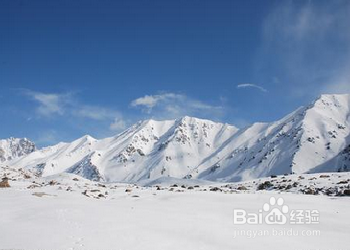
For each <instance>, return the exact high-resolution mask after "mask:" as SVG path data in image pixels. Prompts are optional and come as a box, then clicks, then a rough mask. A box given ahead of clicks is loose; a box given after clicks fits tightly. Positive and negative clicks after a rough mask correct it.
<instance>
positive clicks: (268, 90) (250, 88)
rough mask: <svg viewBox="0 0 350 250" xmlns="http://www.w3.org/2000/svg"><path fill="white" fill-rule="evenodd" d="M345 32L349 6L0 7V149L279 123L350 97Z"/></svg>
mask: <svg viewBox="0 0 350 250" xmlns="http://www.w3.org/2000/svg"><path fill="white" fill-rule="evenodd" d="M349 30H350V2H349V1H346V0H344V1H322V0H317V1H281V0H278V1H273V0H270V1H268V0H265V1H258V0H256V1H252V0H248V1H243V0H241V1H233V0H229V1H206V0H201V1H197V0H196V1H195V0H193V1H188V0H186V1H183V0H179V1H166V0H159V1H158V0H155V1H138V0H135V1H105V0H99V1H97V0H95V1H90V0H85V1H79V0H76V1H71V0H60V1H36V0H22V1H17V0H2V1H1V2H0V32H1V36H0V103H1V105H0V120H1V127H0V138H7V137H10V136H13V137H28V138H30V139H32V140H34V141H35V142H37V143H38V144H39V145H40V146H43V145H48V144H52V143H56V142H58V141H62V140H63V141H70V140H72V139H75V138H78V137H80V136H82V135H84V134H90V135H92V136H94V137H97V138H102V137H106V136H111V135H114V134H116V133H118V132H120V131H122V130H123V129H125V128H126V127H128V126H130V125H131V124H132V123H134V122H136V121H138V120H141V119H148V118H154V119H171V118H176V117H180V116H184V115H190V116H196V117H200V118H208V119H213V120H215V121H222V122H228V123H233V124H235V125H236V126H238V127H243V126H246V125H248V124H250V123H252V122H256V121H272V120H276V119H279V118H281V117H282V116H284V115H286V114H288V113H289V112H291V111H293V110H294V109H296V108H297V107H299V106H301V105H306V104H308V103H309V102H311V101H312V100H313V99H314V98H316V97H317V96H318V95H320V94H321V93H349V92H350V81H349V79H350V32H349Z"/></svg>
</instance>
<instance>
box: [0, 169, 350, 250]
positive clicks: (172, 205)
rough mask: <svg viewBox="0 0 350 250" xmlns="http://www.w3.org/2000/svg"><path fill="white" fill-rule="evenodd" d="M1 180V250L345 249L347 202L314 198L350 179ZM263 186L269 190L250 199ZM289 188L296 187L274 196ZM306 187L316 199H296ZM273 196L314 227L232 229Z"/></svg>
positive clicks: (343, 185) (16, 175) (349, 225)
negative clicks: (312, 216)
mask: <svg viewBox="0 0 350 250" xmlns="http://www.w3.org/2000/svg"><path fill="white" fill-rule="evenodd" d="M7 176H9V179H10V181H9V184H10V185H11V187H10V188H0V204H1V213H0V225H1V227H0V235H1V241H0V249H26V250H27V249H28V250H29V249H30V250H31V249H33V250H34V249H153V250H154V249H230V250H231V249H281V248H282V249H290V250H299V249H308V250H313V249H315V250H316V249H317V250H322V249H324V250H329V249H335V250H336V249H349V248H348V247H349V245H348V237H349V232H350V223H349V221H350V213H349V207H350V206H349V205H350V199H349V197H345V196H338V195H337V194H336V193H334V194H331V195H330V196H326V195H324V194H321V192H322V191H324V190H326V189H327V188H334V189H337V190H341V189H347V188H349V178H350V174H349V173H332V174H330V175H328V176H325V175H322V177H320V176H321V175H320V174H318V175H303V176H297V175H292V176H278V177H274V178H266V179H262V180H256V181H250V182H244V183H225V184H218V183H216V184H214V183H199V182H198V183H197V182H196V181H194V180H176V179H169V180H166V179H162V180H159V181H158V185H156V186H147V187H146V186H139V185H133V184H121V183H107V184H106V183H99V182H93V181H89V180H86V179H83V178H81V177H79V176H76V175H71V174H61V175H56V176H51V177H46V178H28V176H25V177H22V174H21V173H18V172H16V171H9V170H8V172H7ZM12 179H14V180H12ZM267 180H269V181H271V182H273V183H274V186H275V187H276V188H274V189H273V188H272V189H271V187H270V188H268V189H264V190H260V191H257V187H258V185H259V183H264V182H265V181H267ZM285 180H287V181H285ZM289 180H290V181H289ZM296 180H299V186H298V187H296V188H294V187H293V188H294V189H292V190H282V191H281V190H279V188H278V186H279V185H282V184H283V183H285V182H294V181H296ZM160 183H161V184H160ZM174 183H178V184H177V185H174ZM242 186H244V187H245V189H242V188H239V187H242ZM305 186H308V187H312V188H316V187H318V188H320V190H321V189H322V191H320V193H319V195H303V194H301V192H300V189H301V188H303V187H305ZM272 196H273V197H276V198H278V197H283V199H284V204H285V205H287V206H288V207H289V209H304V210H305V209H310V210H311V209H313V210H314V209H316V210H318V211H319V215H320V216H319V223H318V224H301V225H292V224H289V223H287V224H285V225H267V224H261V225H248V224H244V225H235V224H234V222H233V211H234V209H238V208H239V209H244V210H246V212H247V213H256V212H257V211H258V210H259V209H262V207H263V205H264V203H267V202H269V199H270V198H271V197H272ZM288 233H292V235H288ZM275 234H278V235H275ZM280 234H285V235H280ZM304 234H305V235H304Z"/></svg>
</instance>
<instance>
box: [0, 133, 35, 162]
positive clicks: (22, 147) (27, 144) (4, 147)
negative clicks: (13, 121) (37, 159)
mask: <svg viewBox="0 0 350 250" xmlns="http://www.w3.org/2000/svg"><path fill="white" fill-rule="evenodd" d="M35 150H36V147H35V144H34V143H33V142H31V141H29V140H28V139H27V138H12V137H11V138H9V139H5V140H0V163H1V162H4V161H10V160H13V159H16V158H18V157H21V156H24V155H27V154H30V153H32V152H34V151H35Z"/></svg>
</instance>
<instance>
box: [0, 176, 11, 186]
mask: <svg viewBox="0 0 350 250" xmlns="http://www.w3.org/2000/svg"><path fill="white" fill-rule="evenodd" d="M9 187H10V184H9V178H7V177H4V178H2V181H1V182H0V188H9Z"/></svg>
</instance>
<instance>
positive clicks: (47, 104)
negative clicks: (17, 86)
mask: <svg viewBox="0 0 350 250" xmlns="http://www.w3.org/2000/svg"><path fill="white" fill-rule="evenodd" d="M21 91H22V93H23V94H24V95H26V96H28V97H29V98H30V99H32V100H34V101H35V102H37V104H38V106H37V108H36V112H37V113H38V114H39V115H41V116H46V117H47V116H51V115H63V114H64V112H65V110H64V109H65V106H66V105H67V103H69V100H70V97H71V94H69V93H67V94H53V93H42V92H36V91H31V90H21Z"/></svg>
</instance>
